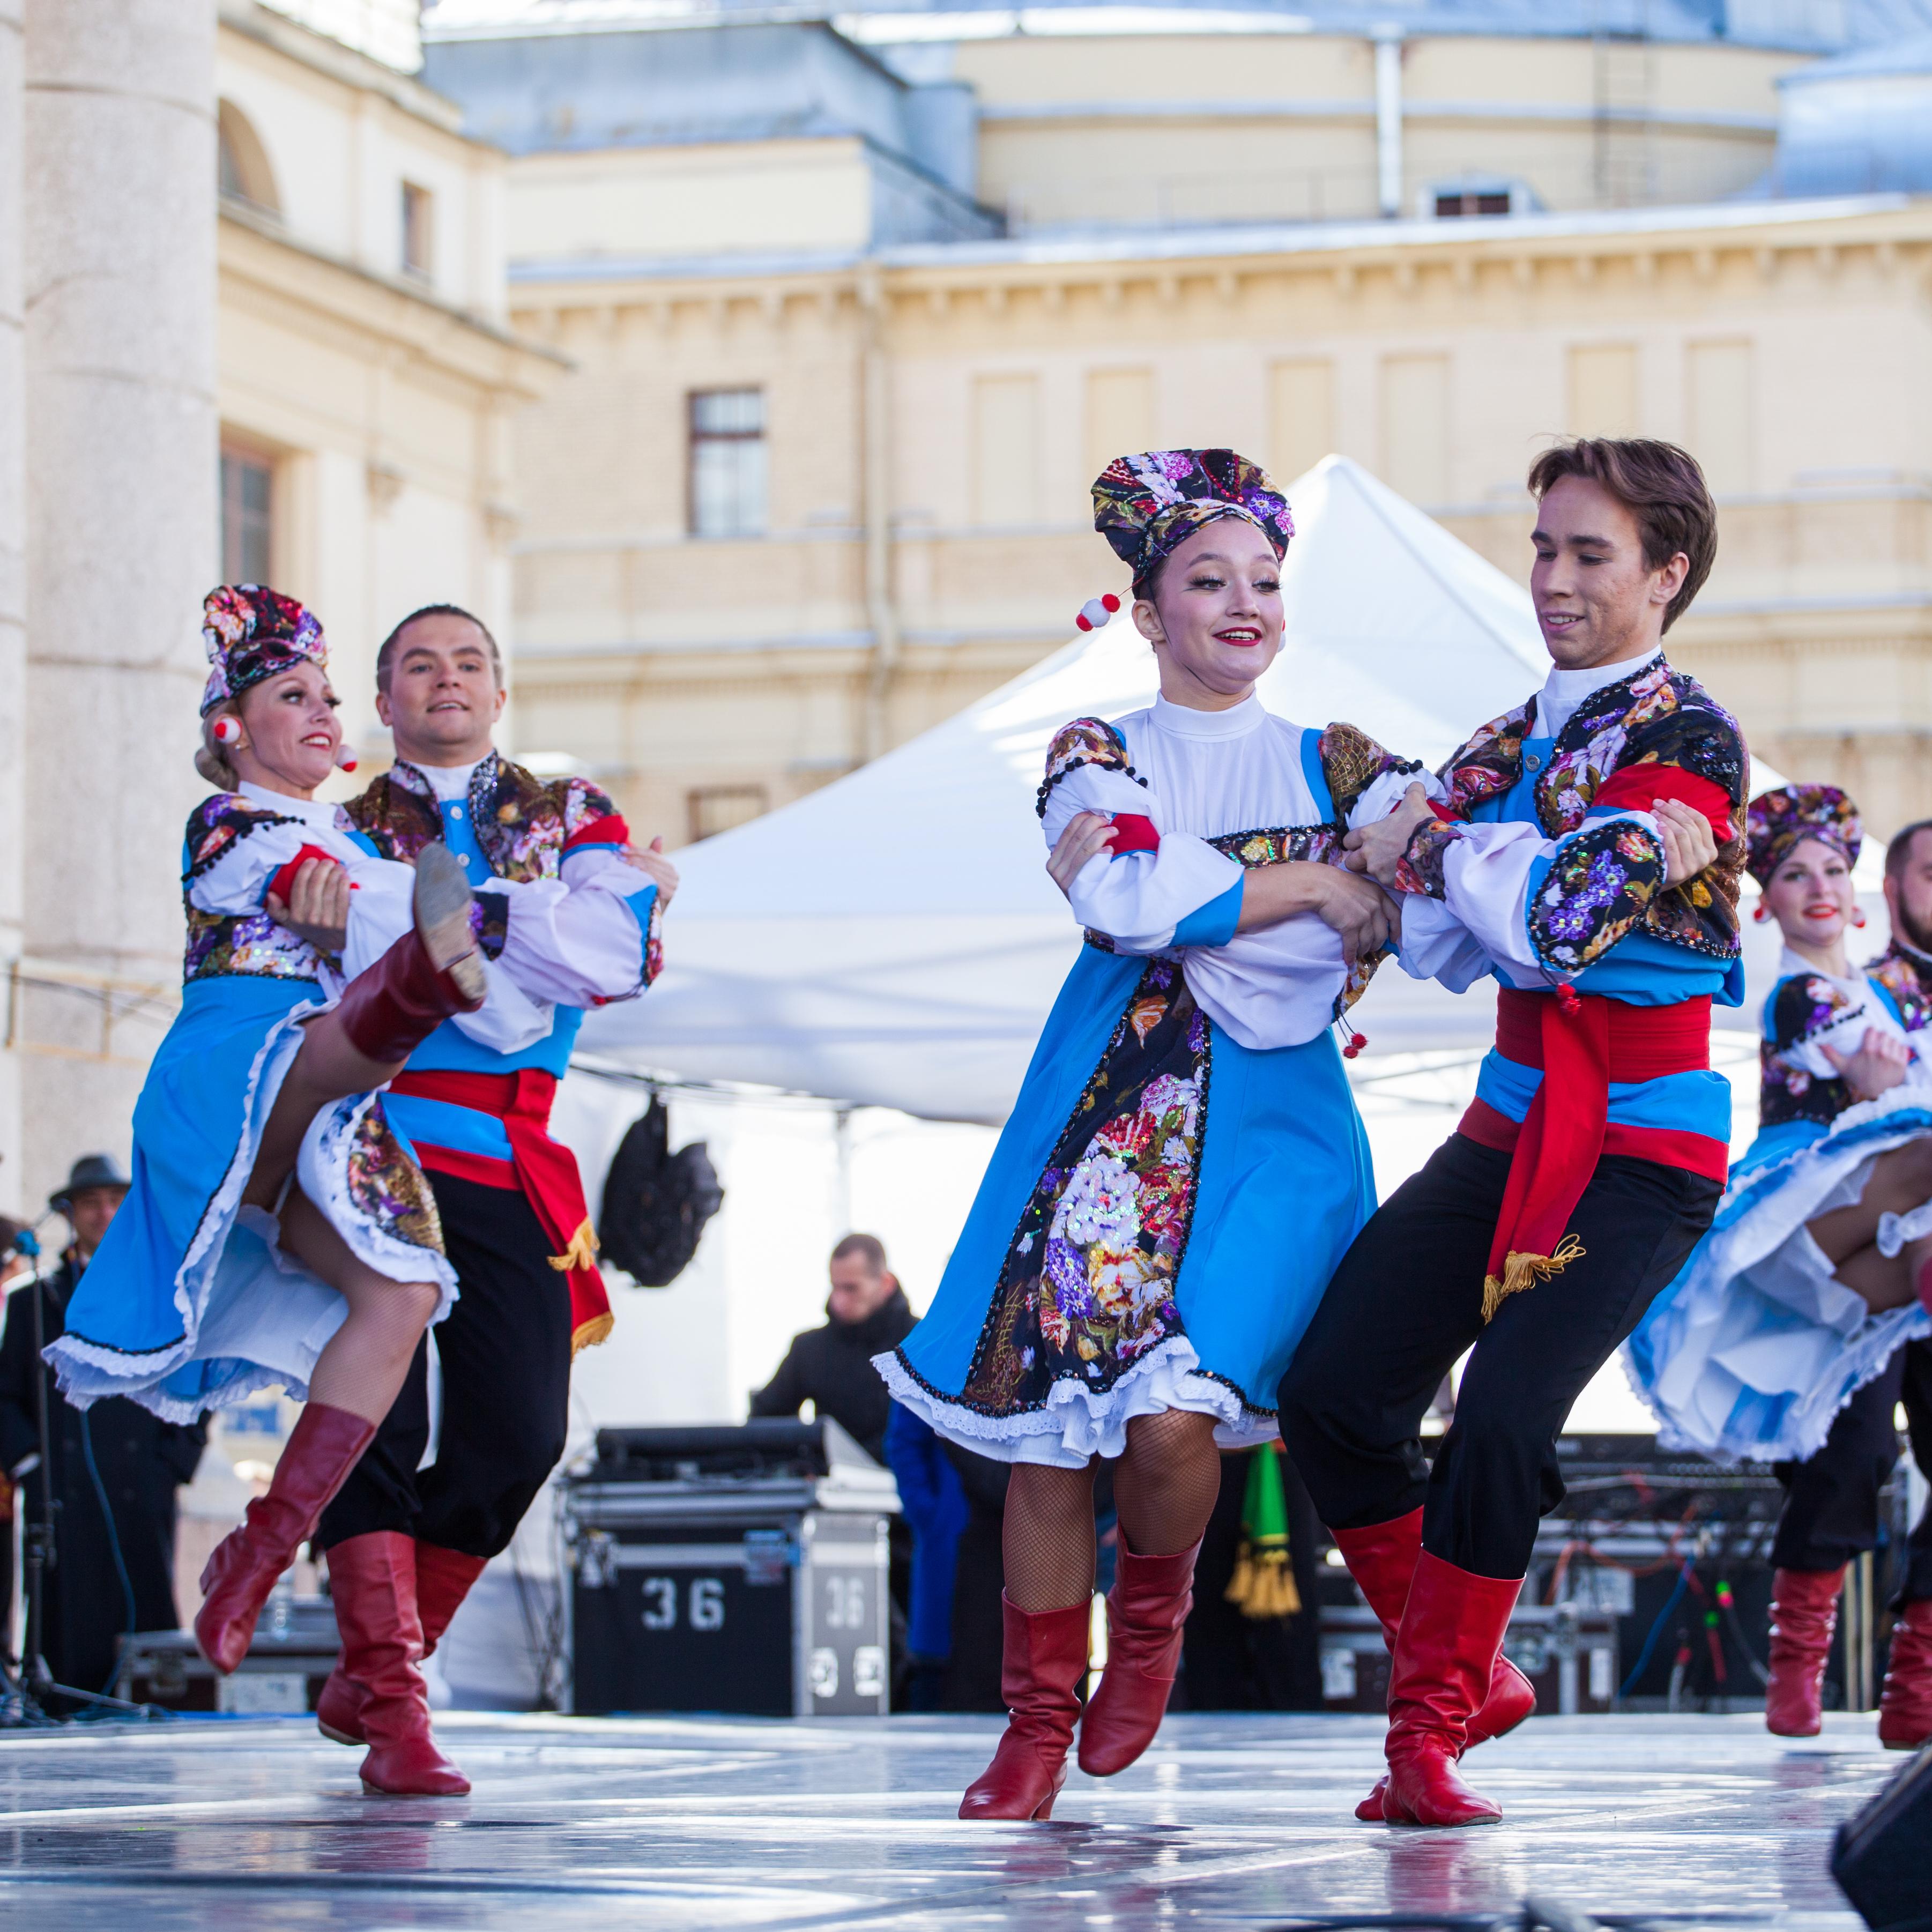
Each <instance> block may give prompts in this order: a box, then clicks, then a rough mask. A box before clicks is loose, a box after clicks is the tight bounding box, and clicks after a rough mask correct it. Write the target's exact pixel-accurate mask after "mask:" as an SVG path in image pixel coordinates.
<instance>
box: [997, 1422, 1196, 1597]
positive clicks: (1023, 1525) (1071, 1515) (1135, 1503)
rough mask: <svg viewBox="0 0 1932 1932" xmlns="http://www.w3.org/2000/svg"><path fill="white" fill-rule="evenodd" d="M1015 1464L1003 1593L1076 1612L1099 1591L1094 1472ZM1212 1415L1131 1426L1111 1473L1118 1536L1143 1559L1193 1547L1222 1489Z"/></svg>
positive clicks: (1005, 1535)
mask: <svg viewBox="0 0 1932 1932" xmlns="http://www.w3.org/2000/svg"><path fill="white" fill-rule="evenodd" d="M1098 1462H1099V1459H1098V1458H1096V1459H1095V1460H1094V1462H1092V1463H1089V1464H1088V1466H1087V1467H1086V1468H1085V1469H1050V1468H1048V1467H1046V1466H1043V1465H1042V1464H1040V1463H1016V1464H1014V1466H1013V1480H1012V1481H1011V1482H1010V1484H1008V1486H1007V1511H1006V1520H1005V1525H1004V1531H1003V1533H1002V1536H1001V1554H1002V1555H1003V1556H1004V1559H1005V1563H1006V1587H1007V1595H1008V1596H1009V1597H1010V1598H1012V1599H1013V1602H1014V1603H1015V1604H1016V1605H1017V1606H1018V1607H1019V1608H1020V1609H1021V1610H1028V1611H1031V1612H1034V1613H1038V1612H1040V1611H1042V1610H1067V1609H1070V1608H1071V1607H1073V1605H1074V1604H1082V1603H1085V1601H1087V1599H1088V1598H1089V1597H1091V1595H1093V1593H1094V1470H1095V1469H1096V1468H1097V1466H1098ZM1220 1484H1221V1459H1220V1453H1219V1452H1218V1451H1217V1450H1216V1448H1215V1447H1214V1418H1213V1417H1212V1416H1209V1415H1196V1414H1195V1413H1194V1412H1193V1411H1192V1410H1189V1409H1163V1410H1162V1411H1161V1412H1160V1413H1158V1414H1157V1415H1141V1416H1136V1418H1134V1420H1133V1421H1131V1422H1130V1423H1129V1424H1127V1454H1125V1455H1124V1456H1123V1457H1121V1460H1119V1462H1118V1463H1116V1464H1115V1466H1114V1498H1115V1503H1116V1505H1118V1508H1119V1511H1120V1517H1121V1535H1123V1536H1124V1538H1126V1539H1127V1547H1128V1548H1129V1549H1130V1550H1132V1551H1133V1553H1134V1554H1135V1555H1136V1556H1172V1555H1173V1554H1174V1553H1175V1552H1177V1551H1178V1550H1191V1549H1192V1548H1193V1547H1194V1545H1195V1544H1197V1543H1199V1541H1200V1540H1201V1535H1202V1531H1203V1530H1205V1529H1206V1528H1207V1527H1208V1516H1209V1514H1211V1512H1212V1511H1213V1509H1214V1499H1215V1497H1216V1496H1217V1494H1219V1493H1220Z"/></svg>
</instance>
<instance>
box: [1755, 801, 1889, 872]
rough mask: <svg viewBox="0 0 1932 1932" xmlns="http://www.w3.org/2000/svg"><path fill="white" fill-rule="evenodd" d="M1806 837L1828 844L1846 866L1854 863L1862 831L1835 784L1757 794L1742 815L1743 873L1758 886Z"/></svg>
mask: <svg viewBox="0 0 1932 1932" xmlns="http://www.w3.org/2000/svg"><path fill="white" fill-rule="evenodd" d="M1807 838H1816V839H1818V840H1820V841H1821V842H1822V843H1823V844H1826V845H1829V847H1831V848H1832V850H1833V851H1835V852H1836V853H1838V856H1840V857H1841V859H1843V860H1844V862H1845V863H1846V865H1856V864H1857V863H1858V853H1859V850H1860V848H1861V847H1862V846H1863V844H1864V828H1863V826H1861V824H1860V823H1859V822H1858V807H1857V806H1856V805H1854V804H1853V803H1852V801H1851V800H1850V799H1849V798H1848V797H1847V796H1846V795H1845V794H1844V793H1843V792H1841V790H1839V789H1838V787H1837V786H1836V785H1828V784H1802V785H1780V786H1779V787H1778V789H1777V790H1775V791H1761V792H1760V793H1758V795H1757V797H1755V798H1754V799H1752V800H1751V808H1750V809H1749V810H1748V811H1747V812H1746V813H1745V844H1746V846H1747V847H1748V852H1747V856H1746V859H1745V869H1746V870H1747V871H1748V872H1749V873H1750V874H1751V877H1753V878H1754V879H1755V880H1757V882H1758V883H1759V884H1760V885H1761V886H1762V885H1765V884H1767V883H1769V881H1770V878H1771V875H1772V873H1774V872H1775V871H1777V870H1778V867H1779V866H1781V865H1783V864H1784V861H1785V859H1786V858H1787V856H1789V855H1790V852H1791V850H1792V849H1793V847H1794V846H1796V845H1797V844H1799V843H1800V842H1802V841H1803V840H1805V839H1807Z"/></svg>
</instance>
